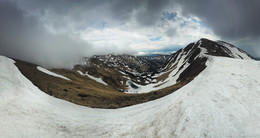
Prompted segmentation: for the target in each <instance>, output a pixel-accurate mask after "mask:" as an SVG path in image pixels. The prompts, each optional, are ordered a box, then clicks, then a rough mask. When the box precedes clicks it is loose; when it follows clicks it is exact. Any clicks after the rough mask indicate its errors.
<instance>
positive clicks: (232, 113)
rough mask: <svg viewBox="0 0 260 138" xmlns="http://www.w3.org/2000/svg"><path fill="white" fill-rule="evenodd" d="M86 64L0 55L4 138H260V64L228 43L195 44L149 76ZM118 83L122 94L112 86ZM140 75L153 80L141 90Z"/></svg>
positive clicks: (134, 71)
mask: <svg viewBox="0 0 260 138" xmlns="http://www.w3.org/2000/svg"><path fill="white" fill-rule="evenodd" d="M92 58H93V59H96V60H99V59H98V58H97V57H92ZM132 60H133V61H135V60H136V61H139V60H137V59H132ZM132 60H130V61H131V62H133V61H132ZM87 61H88V64H84V65H77V66H75V68H74V69H73V70H66V69H45V68H43V67H40V66H38V65H35V64H31V63H28V62H23V61H19V60H12V59H10V58H7V57H3V56H0V66H1V68H0V86H1V87H0V88H1V89H0V116H1V117H0V120H1V121H0V126H1V129H0V133H1V137H257V136H259V135H260V132H259V126H260V123H259V122H260V120H259V118H260V116H259V115H260V110H259V109H260V104H259V103H260V98H259V97H260V95H259V94H260V93H259V92H260V91H259V90H260V87H259V86H260V81H259V80H260V72H259V70H260V62H259V61H256V60H254V59H252V57H250V56H249V55H248V54H246V53H245V52H244V51H242V50H240V49H238V48H236V47H233V46H232V45H230V44H228V43H226V42H222V41H216V42H214V41H210V40H207V39H201V40H199V41H197V42H196V43H191V44H189V45H188V46H187V47H185V48H184V49H181V50H179V51H177V52H176V53H173V54H172V55H171V56H170V57H169V58H168V59H167V60H166V62H165V63H163V64H164V65H162V66H161V67H159V68H158V69H156V70H154V71H151V72H149V73H147V75H145V76H143V75H142V72H139V70H138V69H137V68H138V66H136V67H135V68H133V69H129V70H127V71H129V72H130V73H129V74H126V73H125V72H121V71H120V70H119V69H120V68H121V66H116V64H114V63H108V62H107V63H104V62H100V63H102V64H96V63H99V62H94V61H92V60H91V59H87ZM121 61H122V60H120V61H118V62H121ZM130 61H127V62H130ZM92 64H93V65H92ZM94 64H95V65H94ZM113 64H114V65H115V67H109V65H110V66H112V65H113ZM122 64H123V63H122ZM142 64H143V62H142ZM105 65H107V66H108V67H107V66H105ZM140 65H141V63H140ZM129 66H130V65H129ZM122 67H123V66H122ZM114 68H116V69H117V70H116V69H114ZM134 69H136V70H134ZM94 71H95V72H96V74H94ZM113 73H115V74H113ZM109 75H110V76H111V78H112V79H108V78H106V77H107V76H108V77H109ZM117 77H118V78H122V79H123V82H124V83H123V84H122V85H121V86H122V88H124V91H122V92H120V91H118V90H117V89H116V88H117V87H115V86H113V85H112V86H111V84H116V83H117V81H116V80H114V79H113V78H117ZM131 77H132V78H133V80H132V78H131ZM138 77H139V78H140V77H142V78H144V80H149V79H145V78H147V77H148V78H150V79H151V80H152V81H150V82H148V83H147V84H144V85H143V84H142V82H138V81H137V80H138ZM134 78H135V79H134ZM113 80H114V81H115V82H113ZM153 80H154V81H153ZM118 81H119V82H120V80H118ZM130 83H132V85H133V86H132V85H131V84H130ZM126 84H129V86H126ZM118 86H120V85H119V84H118ZM134 88H136V89H134ZM149 91H152V92H149ZM129 92H131V93H130V94H129ZM147 92H149V93H147ZM46 93H47V94H46ZM136 93H138V94H136ZM50 95H52V96H50ZM158 95H159V96H158ZM55 97H57V98H55ZM159 97H160V98H159ZM58 98H60V99H58ZM95 98H96V99H95ZM61 99H64V100H61ZM99 99H101V100H103V102H104V104H101V100H99ZM66 100H67V101H66ZM68 101H69V102H68ZM79 101H82V103H87V104H85V105H87V106H92V105H97V107H102V108H118V107H124V108H119V109H97V108H90V107H86V106H80V105H76V104H74V103H77V104H81V103H78V102H79ZM146 101H147V102H146ZM72 102H73V103H72ZM143 102H145V103H143ZM106 104H107V105H109V106H105V105H106ZM133 104H137V105H133ZM81 105H84V104H81ZM128 105H132V106H128ZM125 106H128V107H125Z"/></svg>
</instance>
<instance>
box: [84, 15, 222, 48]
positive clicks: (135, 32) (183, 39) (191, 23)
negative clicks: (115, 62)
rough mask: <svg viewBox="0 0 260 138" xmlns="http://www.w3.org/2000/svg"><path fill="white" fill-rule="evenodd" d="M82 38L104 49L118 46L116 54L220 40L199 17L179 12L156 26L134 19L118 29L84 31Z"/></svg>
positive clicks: (90, 29)
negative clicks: (204, 39)
mask: <svg viewBox="0 0 260 138" xmlns="http://www.w3.org/2000/svg"><path fill="white" fill-rule="evenodd" d="M184 23H185V24H184ZM81 37H82V38H83V39H84V40H86V41H88V42H89V43H91V44H92V45H94V46H95V47H100V48H101V49H102V48H106V47H111V46H112V47H116V48H118V50H115V49H114V51H115V52H117V53H120V52H126V53H129V52H130V53H137V52H144V51H154V50H160V49H166V48H171V49H174V48H179V47H180V46H182V47H184V46H186V45H187V44H188V43H190V42H194V41H197V40H198V39H200V38H202V37H205V38H209V39H213V40H216V39H219V38H218V37H217V36H216V35H215V34H214V33H213V32H212V30H210V29H209V28H207V27H205V26H203V25H202V24H201V23H200V19H199V18H198V17H184V16H182V15H181V12H180V11H177V15H176V17H175V18H174V20H163V21H161V22H160V23H158V24H156V25H154V26H153V27H143V26H142V27H140V26H138V24H137V23H136V21H135V19H134V18H133V19H131V20H130V21H129V22H128V23H126V24H122V25H120V26H117V27H115V26H114V27H108V28H106V27H105V28H102V29H97V28H89V29H86V30H84V31H82V32H81ZM158 37H160V39H158V40H157V41H151V40H150V39H154V38H158ZM111 50H112V49H111ZM109 52H110V53H111V52H112V51H109Z"/></svg>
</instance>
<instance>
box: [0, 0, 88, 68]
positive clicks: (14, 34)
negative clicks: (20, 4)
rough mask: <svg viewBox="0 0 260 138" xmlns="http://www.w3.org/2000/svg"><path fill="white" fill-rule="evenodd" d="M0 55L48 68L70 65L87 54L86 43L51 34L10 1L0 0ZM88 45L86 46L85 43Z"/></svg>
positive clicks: (62, 35) (66, 36)
mask: <svg viewBox="0 0 260 138" xmlns="http://www.w3.org/2000/svg"><path fill="white" fill-rule="evenodd" d="M0 19H1V22H0V30H1V31H0V54H1V55H6V56H9V57H13V58H18V59H21V60H26V61H31V62H34V63H37V64H41V65H45V66H48V67H52V66H55V67H70V66H71V65H72V64H74V63H77V62H79V61H80V56H83V55H84V54H87V52H83V51H84V50H85V51H86V46H88V44H87V43H85V42H82V41H80V40H74V39H72V38H71V37H69V36H68V35H66V34H51V33H49V32H47V31H46V30H45V29H44V27H43V26H42V25H41V24H40V23H39V22H38V21H37V20H36V19H34V18H33V17H30V16H26V15H25V13H24V12H23V11H22V10H20V9H18V8H17V7H16V5H15V4H14V3H9V2H3V1H0ZM88 47H89V48H90V46H88Z"/></svg>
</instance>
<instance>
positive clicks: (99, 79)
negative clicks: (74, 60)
mask: <svg viewBox="0 0 260 138" xmlns="http://www.w3.org/2000/svg"><path fill="white" fill-rule="evenodd" d="M77 72H78V73H79V74H80V75H83V76H88V77H89V78H90V79H92V80H95V81H96V82H98V83H102V84H104V85H107V83H105V82H104V81H103V80H102V79H101V78H96V77H94V76H91V75H89V74H88V73H87V72H86V73H85V74H84V73H82V72H81V71H79V70H78V71H77Z"/></svg>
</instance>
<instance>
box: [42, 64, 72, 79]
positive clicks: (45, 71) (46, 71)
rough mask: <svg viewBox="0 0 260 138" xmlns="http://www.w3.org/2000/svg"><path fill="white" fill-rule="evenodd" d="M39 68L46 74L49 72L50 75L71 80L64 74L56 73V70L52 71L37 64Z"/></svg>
mask: <svg viewBox="0 0 260 138" xmlns="http://www.w3.org/2000/svg"><path fill="white" fill-rule="evenodd" d="M37 69H38V70H39V71H41V72H43V73H45V74H48V75H51V76H54V77H58V78H62V79H65V80H71V79H69V78H67V77H65V76H62V75H59V74H57V73H54V72H51V71H49V70H47V69H45V68H43V67H40V66H37Z"/></svg>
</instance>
